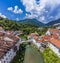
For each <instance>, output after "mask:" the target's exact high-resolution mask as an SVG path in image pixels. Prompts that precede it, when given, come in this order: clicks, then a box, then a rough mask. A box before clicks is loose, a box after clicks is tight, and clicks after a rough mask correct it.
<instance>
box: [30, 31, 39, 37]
mask: <svg viewBox="0 0 60 63" xmlns="http://www.w3.org/2000/svg"><path fill="white" fill-rule="evenodd" d="M36 35H38V33H36V32H35V33H31V34H29V36H30V37H33V36H36Z"/></svg>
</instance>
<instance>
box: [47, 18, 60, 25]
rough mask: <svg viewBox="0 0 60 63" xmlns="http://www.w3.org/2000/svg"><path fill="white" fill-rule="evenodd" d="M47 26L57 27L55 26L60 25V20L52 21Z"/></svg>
mask: <svg viewBox="0 0 60 63" xmlns="http://www.w3.org/2000/svg"><path fill="white" fill-rule="evenodd" d="M46 25H47V26H55V25H60V19H57V20H54V21H51V22H49V23H47V24H46Z"/></svg>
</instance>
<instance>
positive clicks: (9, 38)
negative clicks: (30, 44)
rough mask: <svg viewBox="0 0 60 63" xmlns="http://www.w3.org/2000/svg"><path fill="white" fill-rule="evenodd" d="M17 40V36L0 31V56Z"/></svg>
mask: <svg viewBox="0 0 60 63" xmlns="http://www.w3.org/2000/svg"><path fill="white" fill-rule="evenodd" d="M18 40H19V37H18V36H15V35H13V34H11V33H10V34H9V35H8V34H5V33H3V32H0V58H1V57H2V56H3V55H4V54H5V53H6V52H7V51H8V50H9V49H11V48H12V47H13V46H14V45H15V44H16V43H17V42H18Z"/></svg>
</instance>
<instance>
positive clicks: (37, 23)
mask: <svg viewBox="0 0 60 63" xmlns="http://www.w3.org/2000/svg"><path fill="white" fill-rule="evenodd" d="M18 22H19V23H22V24H31V25H37V26H44V25H45V24H43V23H42V22H40V21H38V20H37V19H25V20H20V21H18Z"/></svg>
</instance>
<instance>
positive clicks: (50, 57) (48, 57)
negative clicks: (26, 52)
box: [43, 48, 60, 63]
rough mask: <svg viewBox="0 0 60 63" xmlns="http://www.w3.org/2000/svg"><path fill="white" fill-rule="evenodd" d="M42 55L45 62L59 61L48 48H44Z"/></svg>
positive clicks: (55, 62)
mask: <svg viewBox="0 0 60 63" xmlns="http://www.w3.org/2000/svg"><path fill="white" fill-rule="evenodd" d="M43 57H44V59H45V63H60V58H59V57H58V56H57V55H56V54H55V53H54V52H53V51H52V50H51V49H50V48H46V49H45V51H44V52H43Z"/></svg>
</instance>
